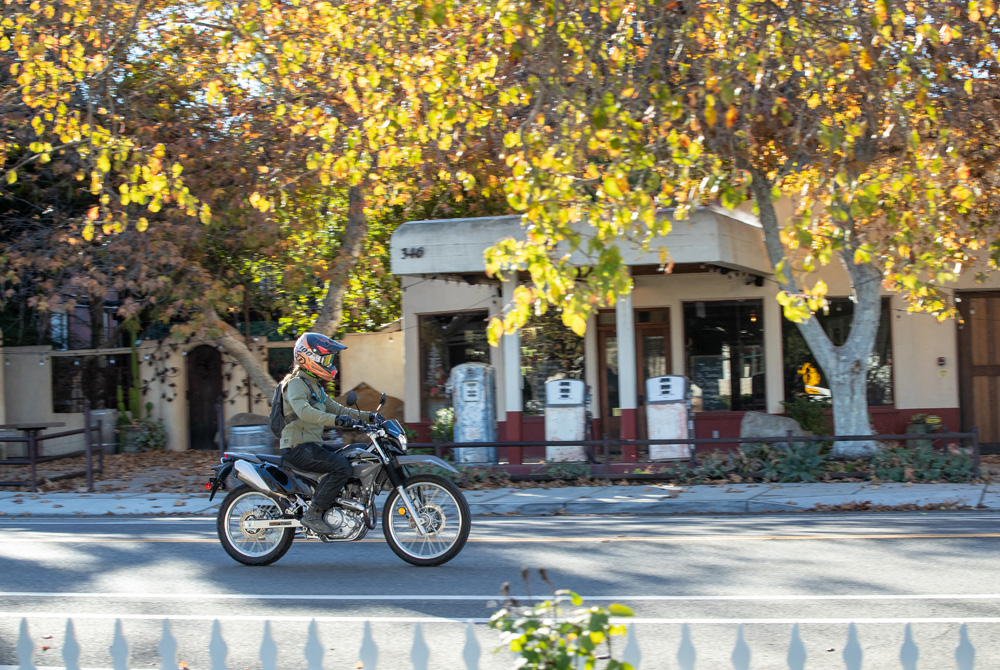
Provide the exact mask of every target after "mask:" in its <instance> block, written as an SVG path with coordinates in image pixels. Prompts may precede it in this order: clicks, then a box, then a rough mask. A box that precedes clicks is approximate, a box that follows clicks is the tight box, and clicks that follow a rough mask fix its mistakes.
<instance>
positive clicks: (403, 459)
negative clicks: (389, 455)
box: [396, 456, 458, 472]
mask: <svg viewBox="0 0 1000 670" xmlns="http://www.w3.org/2000/svg"><path fill="white" fill-rule="evenodd" d="M396 460H397V461H398V462H399V464H400V465H410V464H413V463H430V464H431V465H436V466H438V467H439V468H444V469H445V470H451V471H452V472H458V470H456V469H455V467H454V466H453V465H452V464H451V463H447V462H445V461H443V460H441V459H440V458H438V457H437V456H397V457H396Z"/></svg>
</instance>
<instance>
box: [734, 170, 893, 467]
mask: <svg viewBox="0 0 1000 670" xmlns="http://www.w3.org/2000/svg"><path fill="white" fill-rule="evenodd" d="M751 173H752V175H753V183H752V185H751V191H752V193H753V198H754V201H755V202H756V204H757V207H758V209H759V212H760V222H761V226H762V227H763V229H764V244H765V246H766V247H767V253H768V258H769V260H770V262H771V264H772V265H773V266H774V267H777V266H778V263H780V262H781V261H782V260H785V258H786V256H785V248H784V245H783V244H782V243H781V236H780V226H779V222H778V217H777V214H776V213H775V211H774V204H773V202H772V201H771V187H772V184H771V182H770V180H768V179H767V176H766V175H765V174H764V173H763V172H761V171H759V170H751ZM840 256H841V261H842V262H843V264H844V267H845V269H846V270H847V273H848V276H849V277H850V280H851V286H852V288H853V290H854V298H855V301H856V302H855V307H854V316H853V319H852V322H851V331H850V334H849V335H848V337H847V340H846V341H845V342H844V344H843V345H841V346H839V347H838V346H834V344H833V342H831V341H830V338H829V337H828V336H827V334H826V332H825V331H824V330H823V327H822V326H821V325H820V324H819V321H818V320H817V319H814V318H810V319H808V320H806V321H803V322H802V323H796V324H795V325H796V326H797V327H798V329H799V332H801V333H802V337H803V338H804V339H805V341H806V344H807V345H809V350H810V351H812V354H813V356H815V357H816V362H817V363H818V364H819V366H820V368H821V369H822V370H823V372H824V373H825V374H826V378H827V381H828V383H829V384H830V393H831V395H832V396H833V431H834V434H835V435H866V436H867V435H873V434H874V431H873V430H872V426H871V421H870V419H869V417H868V389H867V372H868V360H869V358H870V356H871V353H872V349H873V348H874V346H875V337H876V335H877V333H878V324H879V320H880V317H881V310H882V297H881V292H880V286H881V278H882V276H881V273H880V272H879V271H878V270H877V269H876V268H875V267H874V266H872V265H870V264H861V265H858V264H855V263H854V249H853V248H850V245H847V248H845V249H844V250H843V251H842V252H841V253H840ZM789 265H790V264H789V263H787V262H786V267H787V266H789ZM784 279H785V280H786V281H785V282H783V283H781V287H782V289H784V290H786V291H789V292H792V293H797V292H799V286H798V282H797V280H796V279H795V277H794V275H793V274H792V272H791V271H790V270H789V271H786V272H785V277H784ZM876 449H877V445H876V444H875V442H874V441H872V440H864V441H856V442H846V441H845V442H834V445H833V449H832V452H831V453H832V455H833V456H834V457H835V458H845V459H849V458H860V457H864V456H867V455H871V454H872V453H874V452H875V451H876Z"/></svg>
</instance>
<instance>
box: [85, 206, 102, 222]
mask: <svg viewBox="0 0 1000 670" xmlns="http://www.w3.org/2000/svg"><path fill="white" fill-rule="evenodd" d="M100 215H101V210H100V208H98V207H97V206H96V205H95V206H93V207H91V208H90V210H89V211H88V212H87V218H88V219H90V220H91V221H97V217H99V216H100Z"/></svg>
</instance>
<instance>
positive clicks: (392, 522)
mask: <svg viewBox="0 0 1000 670" xmlns="http://www.w3.org/2000/svg"><path fill="white" fill-rule="evenodd" d="M403 488H404V489H405V490H406V494H407V495H408V496H409V497H410V500H411V501H413V505H414V508H415V509H414V511H415V512H416V514H417V516H418V517H419V518H420V519H421V520H422V521H423V525H424V528H425V530H426V531H427V532H426V534H425V535H421V534H420V533H419V532H418V531H417V525H416V523H415V522H414V520H413V519H412V518H411V517H410V513H409V511H408V510H407V509H406V505H404V504H403V500H402V498H401V497H400V495H399V491H396V490H393V491H391V492H390V493H389V499H388V500H386V502H385V506H384V507H383V508H382V532H383V533H384V534H385V541H386V542H388V543H389V547H390V548H391V549H392V550H393V552H395V554H396V555H397V556H399V557H400V558H401V559H403V560H404V561H406V562H407V563H412V564H413V565H420V566H432V565H441V564H443V563H447V562H448V561H450V560H451V559H453V558H455V556H457V555H458V552H460V551H462V547H464V546H465V542H466V540H468V539H469V529H470V527H471V518H470V513H469V503H468V502H466V500H465V496H463V495H462V492H461V491H460V490H459V488H458V487H457V486H455V485H454V484H453V483H452V482H450V481H448V480H447V479H445V478H444V477H438V476H437V475H416V476H414V477H409V478H408V479H407V480H406V481H405V482H404V483H403Z"/></svg>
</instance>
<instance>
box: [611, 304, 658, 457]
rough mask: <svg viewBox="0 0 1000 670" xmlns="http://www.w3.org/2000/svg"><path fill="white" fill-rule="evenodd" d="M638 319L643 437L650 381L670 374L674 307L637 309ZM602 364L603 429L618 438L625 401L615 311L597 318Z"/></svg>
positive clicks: (636, 338)
mask: <svg viewBox="0 0 1000 670" xmlns="http://www.w3.org/2000/svg"><path fill="white" fill-rule="evenodd" d="M634 319H635V357H636V384H637V388H636V393H637V395H638V398H639V407H638V421H639V439H641V440H644V439H646V436H647V435H648V432H647V430H646V410H645V395H646V380H647V379H649V378H650V377H660V376H662V375H666V374H670V369H671V366H670V310H668V309H666V308H662V309H637V310H635V313H634ZM597 324H598V325H597V346H598V354H599V360H598V365H599V366H600V375H599V383H600V389H599V392H600V400H601V431H602V432H604V433H607V434H608V435H610V436H612V437H616V436H618V435H619V434H620V431H621V409H620V407H621V403H620V394H619V388H618V332H617V330H616V327H615V313H614V312H613V311H611V310H607V311H602V312H600V313H599V314H598V320H597Z"/></svg>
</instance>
